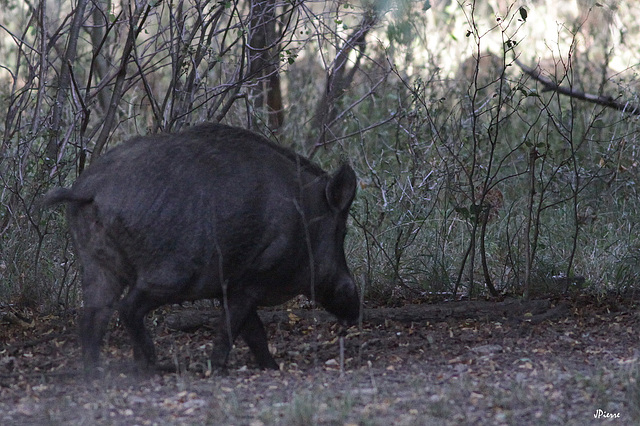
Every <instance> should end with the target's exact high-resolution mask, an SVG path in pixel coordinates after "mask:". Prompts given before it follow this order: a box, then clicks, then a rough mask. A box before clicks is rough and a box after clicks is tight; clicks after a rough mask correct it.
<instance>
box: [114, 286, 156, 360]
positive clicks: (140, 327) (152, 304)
mask: <svg viewBox="0 0 640 426" xmlns="http://www.w3.org/2000/svg"><path fill="white" fill-rule="evenodd" d="M162 304H163V302H159V301H155V300H153V299H149V298H148V297H147V296H146V295H145V294H144V293H143V292H142V291H140V290H138V289H137V288H135V287H134V288H132V289H131V290H130V291H129V293H128V294H127V295H126V296H125V298H124V299H122V302H120V307H119V311H120V319H121V320H122V322H123V323H124V325H125V327H126V328H127V331H128V332H129V336H130V337H131V344H132V345H133V357H134V359H135V361H136V364H137V365H138V367H139V368H142V369H147V368H149V367H152V366H154V365H155V363H156V351H155V348H154V347H153V340H152V339H151V335H149V332H148V331H147V329H146V328H145V326H144V317H145V315H147V313H148V312H149V311H151V310H153V309H155V308H157V307H158V306H161V305H162Z"/></svg>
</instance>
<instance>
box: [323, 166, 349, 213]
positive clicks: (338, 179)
mask: <svg viewBox="0 0 640 426" xmlns="http://www.w3.org/2000/svg"><path fill="white" fill-rule="evenodd" d="M356 184H357V179H356V174H355V172H354V171H353V169H352V168H351V167H350V166H349V165H348V164H343V165H342V167H340V169H339V170H338V171H337V172H336V173H335V174H334V175H333V176H331V179H329V182H328V183H327V187H326V189H325V191H326V196H327V201H328V202H329V205H330V206H331V208H332V209H333V210H335V211H345V210H348V209H349V207H350V206H351V202H352V201H353V198H354V197H355V196H356Z"/></svg>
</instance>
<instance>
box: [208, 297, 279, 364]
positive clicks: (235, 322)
mask: <svg viewBox="0 0 640 426" xmlns="http://www.w3.org/2000/svg"><path fill="white" fill-rule="evenodd" d="M220 320H221V323H222V327H221V329H222V330H223V333H222V335H221V336H220V339H219V341H218V344H217V345H216V347H215V348H214V350H213V353H212V356H211V362H212V363H213V364H214V365H215V366H217V367H219V368H221V367H224V366H225V364H226V363H227V358H228V357H229V352H230V351H231V347H232V346H233V342H234V341H235V339H236V337H237V336H238V334H240V335H242V338H243V339H244V341H245V342H246V343H247V345H248V346H249V349H250V350H251V352H252V353H253V355H254V356H255V357H256V361H257V362H258V366H259V367H260V368H262V369H267V368H269V369H274V370H277V369H278V368H279V367H278V364H277V363H276V362H275V360H274V359H273V357H272V356H271V354H270V353H269V345H268V342H267V333H266V331H265V329H264V326H263V324H262V321H261V320H260V317H259V316H258V313H257V312H256V307H255V305H253V304H250V303H247V301H246V299H242V300H239V301H235V300H232V298H229V300H228V303H227V306H226V309H224V310H223V315H222V318H221V319H220Z"/></svg>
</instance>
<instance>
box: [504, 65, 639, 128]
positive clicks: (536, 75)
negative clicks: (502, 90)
mask: <svg viewBox="0 0 640 426" xmlns="http://www.w3.org/2000/svg"><path fill="white" fill-rule="evenodd" d="M515 63H516V64H517V65H518V66H519V67H520V68H521V69H522V71H524V73H525V74H527V75H528V76H530V77H531V78H533V79H535V80H536V81H539V82H540V83H542V85H543V86H544V88H545V90H546V91H554V92H557V93H559V94H561V95H566V96H569V97H572V98H575V99H580V100H583V101H587V102H591V103H594V104H597V105H602V106H605V107H607V108H613V109H616V110H618V111H622V112H624V113H626V114H630V115H640V105H635V104H632V103H630V102H619V101H617V100H615V99H614V98H613V97H612V96H598V95H593V94H590V93H585V92H581V91H579V90H576V89H574V88H573V87H564V86H560V85H559V84H557V83H555V82H554V81H553V80H551V79H550V78H548V77H545V76H544V75H542V70H541V69H540V67H537V68H530V67H528V66H526V65H524V64H523V63H522V62H520V61H519V60H518V59H516V60H515Z"/></svg>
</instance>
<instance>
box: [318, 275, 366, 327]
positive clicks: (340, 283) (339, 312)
mask: <svg viewBox="0 0 640 426" xmlns="http://www.w3.org/2000/svg"><path fill="white" fill-rule="evenodd" d="M330 293H333V294H331V295H330V296H329V300H326V301H325V303H323V304H324V305H325V308H326V309H327V311H329V312H331V313H332V314H333V315H335V316H336V317H337V318H338V322H339V323H340V324H341V325H344V326H351V325H354V324H356V323H357V322H358V318H359V317H360V297H359V296H358V289H357V287H356V284H355V282H354V281H353V278H351V277H350V276H348V275H345V276H342V277H341V278H339V279H338V280H337V281H336V282H335V287H334V289H333V292H330Z"/></svg>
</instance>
